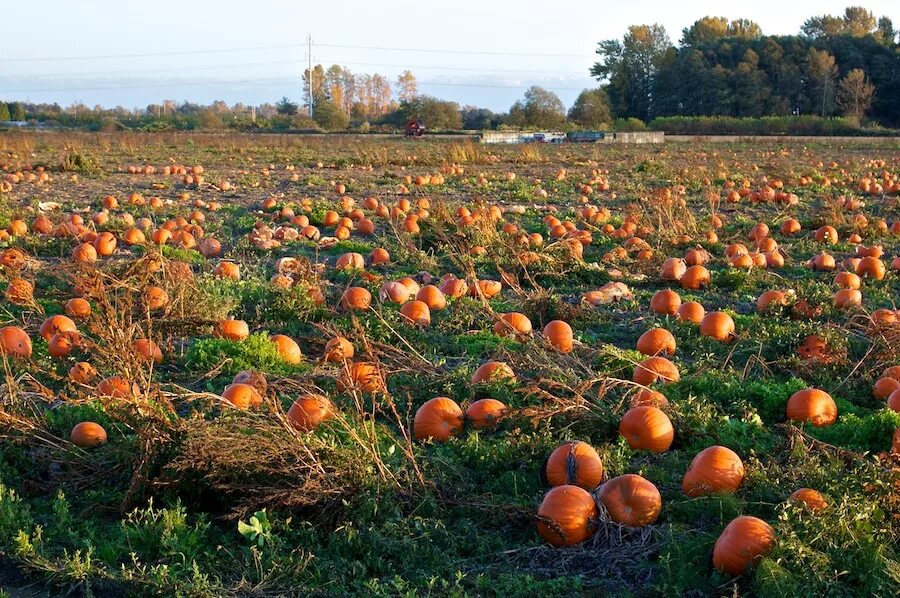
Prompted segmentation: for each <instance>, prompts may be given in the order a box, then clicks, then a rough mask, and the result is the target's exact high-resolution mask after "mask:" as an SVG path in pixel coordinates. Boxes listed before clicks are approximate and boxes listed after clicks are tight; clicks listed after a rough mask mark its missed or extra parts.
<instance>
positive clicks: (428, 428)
mask: <svg viewBox="0 0 900 598" xmlns="http://www.w3.org/2000/svg"><path fill="white" fill-rule="evenodd" d="M463 421H464V418H463V412H462V409H460V408H459V405H457V404H456V401H454V400H453V399H449V398H447V397H435V398H433V399H431V400H428V401H426V402H425V403H423V404H422V405H421V406H420V407H419V408H418V409H417V410H416V417H415V419H414V420H413V435H414V436H415V437H416V440H428V439H434V440H436V441H437V442H446V441H447V440H449V439H450V438H452V437H453V436H458V435H459V434H460V433H461V432H462V429H463Z"/></svg>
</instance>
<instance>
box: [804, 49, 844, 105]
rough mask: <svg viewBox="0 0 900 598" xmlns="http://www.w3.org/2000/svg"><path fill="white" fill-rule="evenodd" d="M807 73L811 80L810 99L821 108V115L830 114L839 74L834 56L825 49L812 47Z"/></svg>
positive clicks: (808, 57)
mask: <svg viewBox="0 0 900 598" xmlns="http://www.w3.org/2000/svg"><path fill="white" fill-rule="evenodd" d="M806 73H807V75H808V76H809V81H810V94H809V95H810V99H811V100H812V105H813V106H816V105H817V103H818V108H817V111H818V110H819V109H821V116H823V117H825V116H830V115H831V113H832V112H833V111H834V92H835V86H834V81H835V80H836V79H837V76H838V67H837V65H836V64H835V61H834V56H832V55H831V54H829V53H828V52H827V51H825V50H816V49H815V48H810V49H809V52H808V54H807V66H806Z"/></svg>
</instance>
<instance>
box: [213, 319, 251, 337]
mask: <svg viewBox="0 0 900 598" xmlns="http://www.w3.org/2000/svg"><path fill="white" fill-rule="evenodd" d="M216 332H217V334H218V336H219V337H221V338H224V339H228V340H230V341H242V340H244V339H245V338H247V337H248V336H250V328H249V327H248V326H247V322H245V321H243V320H234V319H228V320H222V321H221V322H219V325H218V326H217V329H216Z"/></svg>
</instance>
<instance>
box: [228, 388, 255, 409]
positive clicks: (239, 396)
mask: <svg viewBox="0 0 900 598" xmlns="http://www.w3.org/2000/svg"><path fill="white" fill-rule="evenodd" d="M222 397H223V398H224V399H225V400H226V401H228V402H229V403H231V404H232V405H234V406H235V407H237V408H238V409H250V408H251V407H258V406H259V405H261V404H262V400H263V398H262V395H261V394H260V393H259V391H258V390H256V388H254V387H253V386H252V385H250V384H246V383H244V382H234V383H232V384H229V385H228V386H226V387H225V392H223V393H222Z"/></svg>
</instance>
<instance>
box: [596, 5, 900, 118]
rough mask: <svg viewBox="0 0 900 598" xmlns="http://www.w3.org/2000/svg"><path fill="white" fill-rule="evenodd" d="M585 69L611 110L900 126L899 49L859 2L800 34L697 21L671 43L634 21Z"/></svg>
mask: <svg viewBox="0 0 900 598" xmlns="http://www.w3.org/2000/svg"><path fill="white" fill-rule="evenodd" d="M597 54H598V55H599V57H600V58H599V60H598V61H597V62H596V63H595V64H594V65H593V67H592V68H591V74H592V75H594V76H595V77H596V78H597V79H598V80H600V81H601V83H602V89H603V90H604V91H605V93H606V94H607V96H608V100H609V104H610V108H611V110H612V112H613V114H615V115H616V116H619V117H634V118H639V119H641V120H643V121H649V120H652V119H654V118H656V117H665V116H724V117H756V118H758V117H763V116H789V115H818V116H820V117H823V118H828V117H833V116H844V117H847V118H849V119H852V120H853V121H855V122H864V121H866V119H869V120H871V121H875V122H878V123H881V124H883V125H888V126H897V125H900V46H898V40H897V31H896V30H895V29H894V26H893V23H892V22H891V20H890V19H889V18H887V17H880V18H876V17H875V15H873V14H872V13H871V12H870V11H868V10H866V9H864V8H861V7H849V8H847V9H846V10H845V11H844V14H843V15H839V16H833V15H823V16H815V17H811V18H809V19H807V20H806V22H805V23H804V24H803V26H802V27H801V30H800V32H799V33H798V34H797V35H790V36H774V35H764V34H763V32H762V30H761V29H760V27H759V25H757V24H756V23H754V22H752V21H748V20H746V19H737V20H732V21H729V20H728V19H726V18H724V17H703V18H702V19H699V20H697V21H696V22H695V23H694V24H693V25H691V26H690V27H688V28H686V29H684V30H683V31H682V35H681V40H680V41H679V44H678V45H677V46H676V45H673V44H672V42H671V41H670V39H669V36H668V34H667V32H666V30H665V28H664V27H662V26H661V25H658V24H651V25H634V26H632V27H629V29H628V32H627V33H626V34H625V35H624V36H623V38H622V39H621V40H619V39H612V40H604V41H601V42H599V44H598V46H597Z"/></svg>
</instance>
